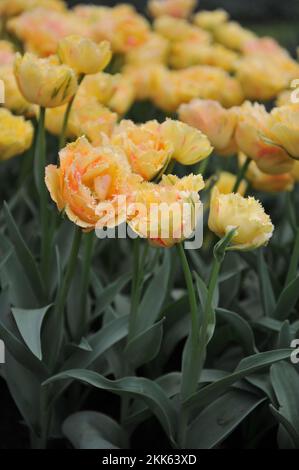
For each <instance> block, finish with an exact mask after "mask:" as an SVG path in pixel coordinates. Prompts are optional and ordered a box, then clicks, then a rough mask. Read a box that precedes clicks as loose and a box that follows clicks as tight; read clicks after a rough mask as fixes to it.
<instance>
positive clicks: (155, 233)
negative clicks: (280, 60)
mask: <svg viewBox="0 0 299 470" xmlns="http://www.w3.org/2000/svg"><path fill="white" fill-rule="evenodd" d="M203 187H204V183H203V180H202V177H201V175H197V176H195V175H189V176H187V177H185V178H182V179H181V180H180V179H179V178H178V177H176V176H174V175H167V176H165V175H164V176H163V178H162V181H161V182H160V183H159V184H154V183H149V182H142V183H140V184H139V186H137V189H136V191H135V196H134V203H133V204H132V206H131V207H130V208H129V211H128V224H129V226H130V227H131V229H132V230H133V231H134V232H136V233H137V234H138V235H139V236H140V237H142V238H147V239H148V240H149V242H150V244H151V245H153V246H156V247H163V248H170V247H172V246H173V245H175V244H176V243H180V242H181V241H183V240H184V239H186V238H188V237H189V236H190V235H191V234H192V233H193V231H194V230H195V228H196V225H197V222H198V216H199V213H200V208H201V202H200V199H199V195H198V191H200V190H201V189H202V188H203Z"/></svg>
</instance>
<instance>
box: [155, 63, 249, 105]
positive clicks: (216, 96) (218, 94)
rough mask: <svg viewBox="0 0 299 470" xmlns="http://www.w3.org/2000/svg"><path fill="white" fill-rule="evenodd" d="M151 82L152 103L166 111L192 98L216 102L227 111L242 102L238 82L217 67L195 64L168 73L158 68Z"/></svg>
mask: <svg viewBox="0 0 299 470" xmlns="http://www.w3.org/2000/svg"><path fill="white" fill-rule="evenodd" d="M151 79H152V91H151V98H152V100H153V101H154V103H155V104H156V105H157V106H158V107H160V108H162V109H163V110H165V111H168V112H175V111H176V110H177V108H178V107H179V106H180V104H182V103H189V102H190V101H191V100H192V99H194V98H204V99H212V100H216V101H219V102H220V103H221V104H222V105H223V106H225V107H228V108H229V107H231V106H237V105H239V104H241V103H242V102H243V101H244V95H243V93H242V89H241V86H240V84H239V82H238V81H237V80H236V79H235V78H233V77H231V76H230V75H229V74H228V73H227V72H225V71H224V70H222V69H220V68H218V67H212V66H208V65H196V66H193V67H188V68H187V69H182V70H168V69H166V68H163V67H162V66H160V67H159V68H156V69H155V72H154V73H153V76H152V77H151Z"/></svg>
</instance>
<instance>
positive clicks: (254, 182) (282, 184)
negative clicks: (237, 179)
mask: <svg viewBox="0 0 299 470" xmlns="http://www.w3.org/2000/svg"><path fill="white" fill-rule="evenodd" d="M245 159H246V156H245V155H244V154H242V153H240V154H239V164H240V166H242V165H243V164H244V162H245ZM292 172H293V170H292ZM292 172H291V173H282V174H278V175H268V174H267V173H263V172H262V171H261V170H260V169H259V168H258V166H257V164H256V163H255V161H253V160H252V161H251V162H250V164H249V166H248V169H247V171H246V179H247V180H248V181H249V182H250V185H251V186H252V187H253V189H255V190H256V191H262V192H266V193H275V192H282V191H292V190H293V188H294V176H293V174H292Z"/></svg>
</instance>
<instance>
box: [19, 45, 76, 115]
mask: <svg viewBox="0 0 299 470" xmlns="http://www.w3.org/2000/svg"><path fill="white" fill-rule="evenodd" d="M15 76H16V79H17V83H18V86H19V89H20V91H21V93H22V95H23V96H24V98H25V99H26V100H27V101H29V103H34V104H37V105H40V106H41V107H43V108H55V107H57V106H62V105H63V104H65V103H68V102H69V101H70V100H71V99H72V98H73V96H74V95H75V93H76V91H77V87H78V83H77V78H76V75H75V72H74V71H73V70H72V69H71V68H70V67H68V66H67V65H61V64H60V63H59V60H58V58H57V57H56V56H51V57H49V58H47V59H39V58H38V57H36V56H34V55H33V54H30V53H26V54H25V55H24V56H23V57H22V56H21V55H20V54H17V55H16V59H15Z"/></svg>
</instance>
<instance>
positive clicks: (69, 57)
mask: <svg viewBox="0 0 299 470" xmlns="http://www.w3.org/2000/svg"><path fill="white" fill-rule="evenodd" d="M57 54H58V57H59V58H60V60H61V62H62V63H64V64H66V65H68V66H69V67H71V68H72V69H73V70H74V71H75V72H76V73H77V74H78V75H79V76H80V75H92V74H95V73H98V72H101V71H102V70H104V68H105V67H106V66H107V65H108V64H109V62H110V60H111V57H112V53H111V48H110V44H109V42H108V41H102V42H101V43H100V44H96V43H95V42H93V41H92V40H91V39H89V38H84V37H82V36H78V35H72V36H67V37H65V38H63V39H62V40H61V41H60V42H59V44H58V51H57Z"/></svg>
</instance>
